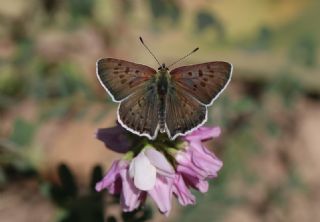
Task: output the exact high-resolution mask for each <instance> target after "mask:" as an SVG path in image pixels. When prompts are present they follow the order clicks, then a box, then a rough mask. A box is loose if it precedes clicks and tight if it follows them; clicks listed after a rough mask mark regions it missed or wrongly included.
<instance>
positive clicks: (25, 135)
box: [10, 118, 36, 147]
mask: <svg viewBox="0 0 320 222" xmlns="http://www.w3.org/2000/svg"><path fill="white" fill-rule="evenodd" d="M35 132H36V126H35V125H34V124H33V123H29V122H27V121H25V120H23V119H20V118H18V119H16V121H15V122H14V125H13V132H12V134H11V137H10V140H11V141H12V142H13V143H14V144H16V145H17V146H19V147H26V146H28V145H30V144H31V142H32V140H33V136H34V134H35Z"/></svg>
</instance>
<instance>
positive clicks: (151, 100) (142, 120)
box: [118, 82, 159, 139]
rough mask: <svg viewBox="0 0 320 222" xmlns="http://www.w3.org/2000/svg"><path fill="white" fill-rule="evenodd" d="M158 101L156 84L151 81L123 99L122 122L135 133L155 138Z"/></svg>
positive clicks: (120, 112)
mask: <svg viewBox="0 0 320 222" xmlns="http://www.w3.org/2000/svg"><path fill="white" fill-rule="evenodd" d="M157 101H158V99H157V91H156V85H155V84H154V82H151V83H150V85H149V86H146V87H144V88H141V89H139V90H138V91H137V92H136V93H134V94H132V95H130V96H129V97H127V98H126V99H124V100H123V101H121V103H120V106H119V109H118V119H119V121H120V123H121V124H122V125H123V126H124V127H126V129H128V130H129V131H131V132H133V133H136V134H139V135H144V136H147V137H148V138H149V139H155V137H156V135H157V131H158V122H159V118H158V106H159V105H158V102H157Z"/></svg>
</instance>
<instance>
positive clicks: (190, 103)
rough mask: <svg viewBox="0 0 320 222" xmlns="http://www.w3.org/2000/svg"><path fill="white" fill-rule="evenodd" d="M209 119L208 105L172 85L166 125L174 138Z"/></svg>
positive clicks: (168, 96)
mask: <svg viewBox="0 0 320 222" xmlns="http://www.w3.org/2000/svg"><path fill="white" fill-rule="evenodd" d="M206 120H207V107H206V106H205V105H203V104H201V103H200V102H199V101H197V100H196V99H195V98H193V97H192V96H190V95H189V94H187V93H185V92H184V91H183V90H182V89H180V88H176V87H170V88H169V91H168V94H167V103H166V127H167V133H168V135H169V137H170V138H171V139H172V140H173V139H175V138H176V137H177V136H179V135H184V134H186V133H188V132H190V131H192V130H193V129H195V128H197V127H198V126H201V125H202V124H203V123H204V122H205V121H206Z"/></svg>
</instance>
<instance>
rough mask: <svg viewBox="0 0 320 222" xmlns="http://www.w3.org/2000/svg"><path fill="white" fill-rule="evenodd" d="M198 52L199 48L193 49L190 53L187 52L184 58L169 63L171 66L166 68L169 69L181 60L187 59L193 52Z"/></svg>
mask: <svg viewBox="0 0 320 222" xmlns="http://www.w3.org/2000/svg"><path fill="white" fill-rule="evenodd" d="M198 50H199V47H197V48H195V49H194V50H192V51H191V52H189V53H188V54H187V55H185V56H183V57H182V58H180V59H178V60H177V61H175V62H173V63H171V64H170V65H169V66H168V68H169V67H170V66H173V65H175V64H177V63H178V62H180V61H181V60H183V59H185V58H187V57H188V56H189V55H191V54H192V53H194V52H196V51H198Z"/></svg>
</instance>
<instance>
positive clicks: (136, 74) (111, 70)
mask: <svg viewBox="0 0 320 222" xmlns="http://www.w3.org/2000/svg"><path fill="white" fill-rule="evenodd" d="M96 68H97V76H98V79H99V81H100V83H101V84H102V86H103V87H104V88H105V89H106V90H107V91H108V92H109V94H110V95H111V96H112V98H113V100H114V101H116V102H119V101H121V100H123V99H124V98H126V97H127V96H129V95H130V94H132V93H134V92H135V91H137V90H139V89H140V88H141V87H142V86H144V85H145V83H146V82H148V80H150V79H151V78H152V76H154V74H155V73H156V71H155V70H154V69H152V68H150V67H148V66H145V65H141V64H136V63H133V62H128V61H124V60H120V59H112V58H106V59H100V60H98V61H97V67H96Z"/></svg>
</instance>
